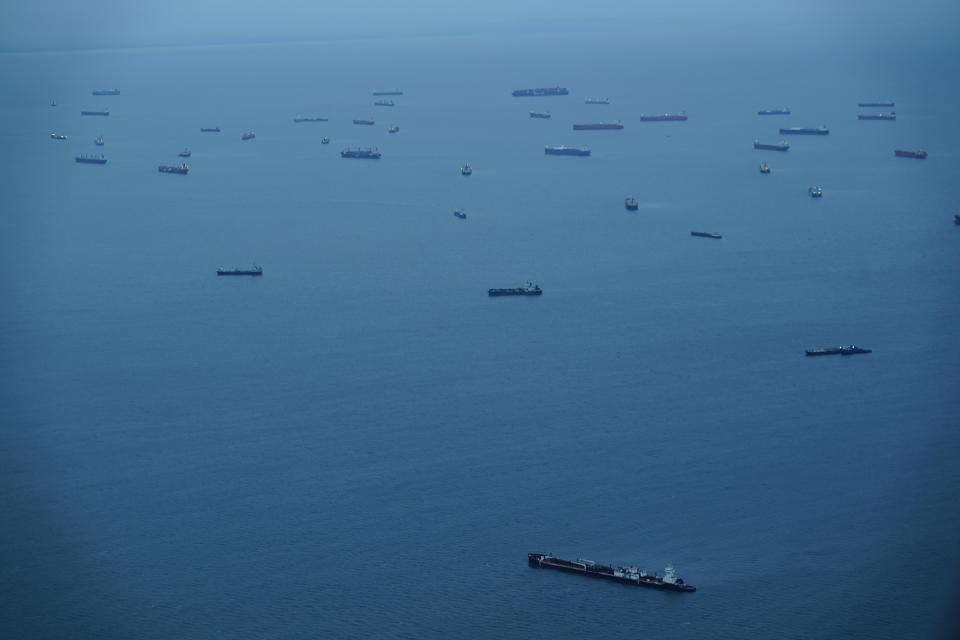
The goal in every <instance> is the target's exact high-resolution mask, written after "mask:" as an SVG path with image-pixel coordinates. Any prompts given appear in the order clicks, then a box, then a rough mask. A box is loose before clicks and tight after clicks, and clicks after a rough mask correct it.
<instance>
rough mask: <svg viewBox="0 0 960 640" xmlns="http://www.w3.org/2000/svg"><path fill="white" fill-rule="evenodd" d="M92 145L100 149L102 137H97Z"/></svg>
mask: <svg viewBox="0 0 960 640" xmlns="http://www.w3.org/2000/svg"><path fill="white" fill-rule="evenodd" d="M93 144H95V145H97V146H98V147H102V146H103V136H97V139H96V140H94V141H93Z"/></svg>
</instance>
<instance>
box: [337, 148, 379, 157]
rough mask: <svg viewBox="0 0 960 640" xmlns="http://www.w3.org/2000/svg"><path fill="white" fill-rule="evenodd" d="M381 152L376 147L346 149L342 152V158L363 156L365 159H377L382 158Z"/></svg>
mask: <svg viewBox="0 0 960 640" xmlns="http://www.w3.org/2000/svg"><path fill="white" fill-rule="evenodd" d="M380 155H381V154H380V152H379V151H377V150H376V149H370V148H367V149H361V148H359V147H358V148H356V149H344V150H343V151H341V152H340V157H341V158H361V159H364V160H377V159H379V158H380Z"/></svg>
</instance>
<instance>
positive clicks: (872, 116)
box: [857, 111, 897, 120]
mask: <svg viewBox="0 0 960 640" xmlns="http://www.w3.org/2000/svg"><path fill="white" fill-rule="evenodd" d="M896 119H897V114H896V113H894V112H893V111H891V112H890V113H858V114H857V120H896Z"/></svg>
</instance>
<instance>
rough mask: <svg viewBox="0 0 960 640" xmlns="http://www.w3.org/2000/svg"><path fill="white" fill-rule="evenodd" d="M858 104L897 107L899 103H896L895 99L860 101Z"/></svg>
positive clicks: (859, 105)
mask: <svg viewBox="0 0 960 640" xmlns="http://www.w3.org/2000/svg"><path fill="white" fill-rule="evenodd" d="M857 106H858V107H895V106H897V105H896V104H894V102H893V100H890V101H888V102H858V103H857Z"/></svg>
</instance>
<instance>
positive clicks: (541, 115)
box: [530, 111, 550, 119]
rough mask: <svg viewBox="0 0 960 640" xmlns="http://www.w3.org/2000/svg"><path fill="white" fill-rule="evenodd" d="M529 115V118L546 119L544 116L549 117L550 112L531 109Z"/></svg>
mask: <svg viewBox="0 0 960 640" xmlns="http://www.w3.org/2000/svg"><path fill="white" fill-rule="evenodd" d="M530 117H531V118H544V119H546V118H549V117H550V114H549V113H547V112H546V111H542V112H541V111H531V112H530Z"/></svg>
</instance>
